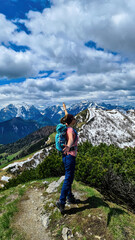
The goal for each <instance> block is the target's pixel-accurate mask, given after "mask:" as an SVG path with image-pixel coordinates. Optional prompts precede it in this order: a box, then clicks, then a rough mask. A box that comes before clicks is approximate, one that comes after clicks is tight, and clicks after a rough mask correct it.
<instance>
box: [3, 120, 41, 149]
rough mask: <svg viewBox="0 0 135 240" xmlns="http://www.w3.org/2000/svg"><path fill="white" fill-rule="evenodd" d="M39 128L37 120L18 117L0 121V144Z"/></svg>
mask: <svg viewBox="0 0 135 240" xmlns="http://www.w3.org/2000/svg"><path fill="white" fill-rule="evenodd" d="M38 128H39V125H38V123H37V122H35V121H32V120H24V119H22V118H20V117H16V118H13V119H11V120H8V121H5V122H1V123H0V144H8V143H12V142H16V141H17V140H18V139H21V138H23V137H25V136H27V135H28V134H30V133H32V132H34V131H36V130H37V129H38Z"/></svg>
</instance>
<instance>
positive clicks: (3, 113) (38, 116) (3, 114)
mask: <svg viewBox="0 0 135 240" xmlns="http://www.w3.org/2000/svg"><path fill="white" fill-rule="evenodd" d="M88 107H95V108H96V109H104V110H112V109H117V110H120V111H121V112H123V113H126V111H127V110H131V109H133V107H131V106H120V105H111V104H106V103H100V104H98V103H94V102H91V101H89V100H86V101H81V102H77V103H75V104H71V105H69V106H67V111H68V113H70V114H73V115H76V114H78V113H79V112H81V111H83V110H85V109H87V108H88ZM63 116H64V110H63V107H62V104H61V105H53V106H49V107H46V108H45V109H44V110H41V109H37V108H36V107H35V106H34V105H32V106H30V105H27V104H24V103H23V104H22V105H13V104H10V105H8V106H6V107H5V108H2V109H1V110H0V122H3V121H7V120H10V119H12V118H14V117H21V118H22V119H24V120H35V121H37V122H38V123H41V125H42V126H46V125H56V124H58V123H59V120H60V119H61V118H62V117H63Z"/></svg>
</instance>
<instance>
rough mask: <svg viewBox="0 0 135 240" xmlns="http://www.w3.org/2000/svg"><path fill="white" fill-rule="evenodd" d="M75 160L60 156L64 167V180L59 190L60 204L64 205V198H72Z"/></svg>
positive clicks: (68, 156) (70, 156)
mask: <svg viewBox="0 0 135 240" xmlns="http://www.w3.org/2000/svg"><path fill="white" fill-rule="evenodd" d="M75 158H76V157H74V156H72V155H70V154H69V155H64V154H63V156H62V160H63V163H64V167H65V180H64V183H63V186H62V189H61V195H60V202H61V203H62V204H65V203H66V198H70V197H72V190H71V185H72V182H73V180H74V172H75Z"/></svg>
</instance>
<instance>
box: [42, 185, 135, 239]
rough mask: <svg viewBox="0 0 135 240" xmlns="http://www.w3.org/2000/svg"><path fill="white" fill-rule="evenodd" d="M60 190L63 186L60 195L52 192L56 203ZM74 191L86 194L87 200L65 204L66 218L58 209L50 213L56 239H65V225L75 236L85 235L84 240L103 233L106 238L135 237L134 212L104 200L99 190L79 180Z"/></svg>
mask: <svg viewBox="0 0 135 240" xmlns="http://www.w3.org/2000/svg"><path fill="white" fill-rule="evenodd" d="M60 189H61V186H60V187H59V189H58V193H57V194H56V193H55V194H52V196H51V197H52V198H53V203H54V202H55V201H56V200H57V199H58V197H59V195H60ZM75 191H77V192H79V193H80V194H83V199H84V201H83V202H82V203H81V204H79V205H78V206H76V205H72V206H70V208H68V207H66V210H65V215H64V217H63V215H61V214H60V212H59V211H54V212H53V213H52V215H51V222H50V230H51V231H52V232H53V233H54V234H55V239H56V240H62V238H61V232H62V229H63V227H64V226H66V227H68V228H70V229H72V232H73V235H74V237H75V238H74V239H78V238H76V232H78V233H79V234H81V235H82V236H83V237H82V238H80V239H81V240H83V239H86V240H89V239H91V240H94V239H95V237H94V236H96V235H99V236H102V235H104V238H105V239H106V240H118V239H119V240H127V239H128V240H133V239H134V238H135V215H134V214H132V213H131V212H128V211H127V210H125V209H123V208H122V207H121V206H118V205H116V204H114V203H111V202H107V201H105V200H104V199H103V196H102V195H101V194H100V193H99V192H98V191H97V190H95V189H94V188H90V187H88V186H86V185H83V184H81V183H79V182H76V181H74V183H73V192H75ZM45 209H46V210H47V209H48V210H49V211H51V210H52V209H49V204H47V205H46V206H45ZM88 216H89V217H88ZM88 229H90V231H88ZM90 234H92V235H90Z"/></svg>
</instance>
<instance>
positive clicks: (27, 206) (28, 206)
mask: <svg viewBox="0 0 135 240" xmlns="http://www.w3.org/2000/svg"><path fill="white" fill-rule="evenodd" d="M42 194H43V190H42V189H38V188H31V189H29V190H28V191H27V192H26V194H25V195H24V196H23V197H22V200H21V201H20V203H19V207H18V208H19V211H18V213H17V214H16V215H15V217H14V219H13V224H12V225H13V227H14V228H15V229H17V230H18V232H20V233H22V234H24V235H25V239H26V240H52V238H51V236H50V233H49V232H48V231H47V229H45V227H44V226H43V223H42V219H41V217H42V214H43V213H44V208H43V205H44V204H43V201H44V200H45V197H44V196H43V195H42Z"/></svg>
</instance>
